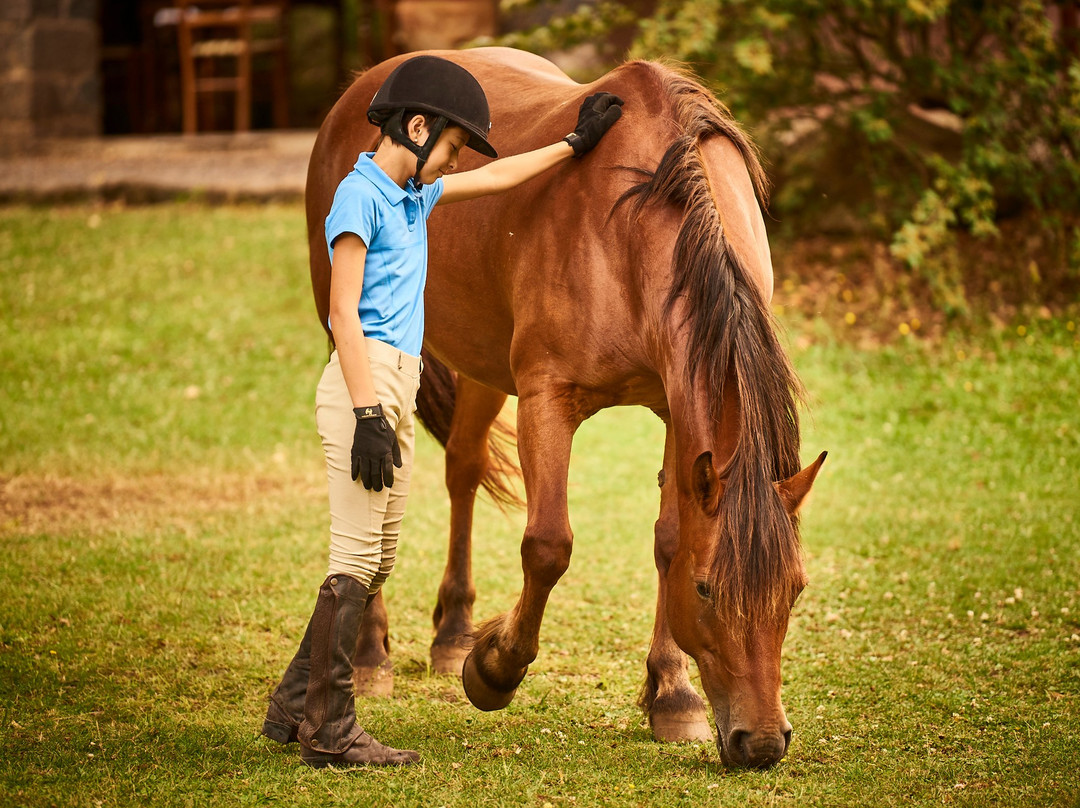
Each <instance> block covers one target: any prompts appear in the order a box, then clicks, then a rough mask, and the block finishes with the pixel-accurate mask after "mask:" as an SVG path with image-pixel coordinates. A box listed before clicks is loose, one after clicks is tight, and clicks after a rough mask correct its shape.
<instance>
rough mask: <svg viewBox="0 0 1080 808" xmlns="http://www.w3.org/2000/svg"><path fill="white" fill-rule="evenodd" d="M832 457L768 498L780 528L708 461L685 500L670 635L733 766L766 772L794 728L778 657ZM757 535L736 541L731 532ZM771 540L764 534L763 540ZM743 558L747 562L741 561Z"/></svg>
mask: <svg viewBox="0 0 1080 808" xmlns="http://www.w3.org/2000/svg"><path fill="white" fill-rule="evenodd" d="M824 459H825V455H824V454H822V455H821V457H819V458H818V459H817V461H815V462H814V463H813V464H812V465H810V466H808V467H807V468H806V469H804V470H803V471H800V472H799V473H798V474H796V475H794V476H793V477H791V478H789V479H787V480H783V481H781V482H778V483H775V484H774V485H773V486H772V487H771V490H770V491H769V492H768V493H769V494H770V495H771V502H770V503H769V505H768V506H767V508H766V513H768V512H771V513H772V514H774V515H775V517H776V520H777V521H776V522H775V523H772V521H771V520H764V521H765V522H766V524H760V522H761V521H762V520H760V519H759V520H757V521H758V522H759V523H758V524H753V523H751V520H745V519H741V518H739V516H738V515H737V514H734V513H733V509H735V508H739V507H741V506H745V505H746V504H747V503H745V502H741V500H742V499H743V498H744V496H745V494H746V492H745V491H743V492H740V491H738V490H736V488H737V487H739V486H741V485H743V483H740V482H738V481H737V480H734V479H732V478H730V477H728V478H726V479H725V478H721V477H719V476H718V473H717V470H716V468H715V467H714V461H713V457H712V454H711V453H710V452H705V453H702V454H701V455H699V456H698V458H697V459H696V460H695V461H694V463H693V466H692V471H691V479H690V480H688V481H687V482H688V483H689V484H688V485H680V491H679V500H680V508H679V520H680V530H679V546H678V549H677V551H676V553H675V556H674V558H673V559H672V562H671V566H670V568H669V569H668V575H667V591H668V597H667V616H668V622H669V624H670V626H671V633H672V636H673V637H674V639H675V642H676V643H678V645H679V647H680V648H682V649H683V650H684V651H685V652H686V653H688V654H689V655H690V656H692V657H693V658H694V660H695V661H696V662H697V665H698V670H699V671H700V673H701V683H702V687H703V688H704V690H705V694H706V696H707V697H708V699H709V702H710V704H711V705H712V708H713V716H714V720H715V722H716V731H717V747H718V748H719V750H720V756H721V759H722V760H723V762H724V763H725V764H726V765H729V766H748V767H765V766H770V765H772V764H774V763H776V762H777V761H779V760H780V759H781V758H782V757H783V756H784V754H785V753H786V752H787V748H788V743H789V741H790V739H791V724H790V723H789V722H788V720H787V716H786V714H785V712H784V706H783V704H782V702H781V699H780V654H781V647H782V645H783V642H784V636H785V635H786V633H787V627H788V618H789V615H790V613H791V607H792V605H793V604H794V600H795V598H796V597H798V594H799V592H800V591H801V590H802V588H803V586H804V585H805V582H806V578H805V572H804V568H803V564H802V560H801V557H800V555H799V553H798V545H797V535H796V532H795V531H796V528H797V525H796V518H797V517H796V513H797V511H798V508H799V505H800V504H801V502H802V500H803V499H804V498H805V496H806V494H807V493H808V492H809V490H810V486H811V485H812V484H813V481H814V478H815V477H816V475H817V472H818V470H819V469H820V468H821V464H822V462H823V461H824ZM733 530H740V531H744V532H755V531H756V532H758V534H759V535H757V536H754V537H751V536H748V535H743V536H733V535H731V531H733ZM767 532H768V533H772V534H773V535H765V533H767ZM741 556H746V557H741Z"/></svg>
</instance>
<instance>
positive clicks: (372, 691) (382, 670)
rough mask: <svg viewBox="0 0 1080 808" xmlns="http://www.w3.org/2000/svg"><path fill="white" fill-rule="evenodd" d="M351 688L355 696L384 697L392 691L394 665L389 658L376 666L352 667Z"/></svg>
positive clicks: (391, 693)
mask: <svg viewBox="0 0 1080 808" xmlns="http://www.w3.org/2000/svg"><path fill="white" fill-rule="evenodd" d="M353 689H354V690H355V692H356V695H357V696H369V697H374V698H386V697H388V696H391V695H393V693H394V666H393V664H392V663H391V662H390V660H389V659H387V660H385V661H384V662H383V663H382V664H381V665H379V666H378V667H377V668H366V667H357V668H355V669H353Z"/></svg>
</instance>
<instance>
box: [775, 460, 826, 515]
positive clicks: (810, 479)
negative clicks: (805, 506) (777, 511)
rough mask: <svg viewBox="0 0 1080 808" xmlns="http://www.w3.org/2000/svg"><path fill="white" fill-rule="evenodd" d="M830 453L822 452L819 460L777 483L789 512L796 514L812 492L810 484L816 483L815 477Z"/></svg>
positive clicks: (785, 508)
mask: <svg viewBox="0 0 1080 808" xmlns="http://www.w3.org/2000/svg"><path fill="white" fill-rule="evenodd" d="M828 454H829V453H828V452H822V453H821V454H820V455H818V459H817V460H815V461H814V462H813V463H811V464H810V465H809V466H807V467H806V468H804V469H803V470H802V471H800V472H799V473H798V474H796V475H795V476H794V477H788V478H787V479H786V480H782V481H781V482H778V483H776V490H777V491H778V492H780V499H782V500H783V501H784V510H786V511H787V512H788V513H789V514H792V515H794V514H795V513H797V512H798V510H799V506H800V505H802V503H803V500H804V499H806V495H807V494H809V493H810V486H812V485H813V484H814V479H815V478H816V477H817V474H818V472H819V471H820V470H821V464H822V463H824V462H825V457H826V456H827V455H828Z"/></svg>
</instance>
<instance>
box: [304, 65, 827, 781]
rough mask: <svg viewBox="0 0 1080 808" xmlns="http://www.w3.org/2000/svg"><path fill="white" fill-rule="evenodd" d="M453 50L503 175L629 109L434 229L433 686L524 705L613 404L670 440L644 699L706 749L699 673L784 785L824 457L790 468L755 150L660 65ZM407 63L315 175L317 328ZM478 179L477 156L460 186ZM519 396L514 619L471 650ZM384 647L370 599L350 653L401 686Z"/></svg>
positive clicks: (322, 141)
mask: <svg viewBox="0 0 1080 808" xmlns="http://www.w3.org/2000/svg"><path fill="white" fill-rule="evenodd" d="M439 55H440V56H443V57H445V58H447V59H450V60H452V61H455V62H457V63H459V64H461V65H462V66H464V67H465V68H467V69H468V70H469V71H470V72H472V73H473V75H475V76H476V78H477V79H478V80H479V81H480V84H481V85H482V86H483V87H484V90H485V91H486V93H487V96H488V99H489V100H490V102H491V107H492V119H493V121H494V126H493V128H492V130H491V140H492V143H493V144H494V145H495V147H496V148H497V149H498V150H499V152H500V153H501V154H503V155H509V154H515V153H518V152H523V151H526V150H529V149H534V148H537V147H540V146H544V145H546V144H549V143H553V142H555V141H557V140H558V139H559V138H560V137H562V136H563V135H564V134H566V133H567V132H569V131H571V130H572V129H573V128H574V122H575V120H576V115H577V110H578V107H579V105H580V103H581V101H582V100H583V99H584V98H585V96H587V95H590V94H592V93H595V92H600V91H605V92H611V93H615V94H617V95H619V96H621V97H622V98H623V99H624V100H625V105H624V107H623V116H622V120H621V121H620V122H619V123H618V124H617V125H616V126H615V127H614V128H613V129H612V130H611V131H610V132H609V133H608V135H607V136H606V137H605V138H604V140H603V141H601V143H600V145H599V146H598V147H597V148H596V149H595V150H594V151H593V152H591V153H589V154H588V155H586V156H585V157H584V158H582V159H581V160H573V161H567V163H564V164H562V165H560V166H559V167H557V168H555V169H553V170H551V171H549V172H547V173H546V174H544V175H542V176H540V177H538V178H536V179H534V180H531V181H530V182H528V183H526V184H524V185H522V186H520V187H519V188H517V189H515V190H513V191H511V192H509V193H506V194H503V195H500V196H495V197H486V198H482V199H478V200H473V201H470V202H466V203H460V204H457V205H448V206H445V207H439V208H437V209H436V210H435V212H434V213H433V215H432V216H431V219H430V222H429V232H430V244H431V255H430V267H429V274H428V281H427V291H426V296H425V299H426V308H427V327H426V336H425V343H424V344H425V357H426V363H425V365H426V366H425V371H424V377H423V382H422V384H421V389H420V400H419V401H418V406H419V408H420V415H421V418H422V420H424V422H425V424H426V425H427V426H428V427H429V429H431V430H432V431H433V433H434V434H435V435H436V437H439V438H440V440H441V441H442V442H443V443H444V444H445V446H446V481H447V487H448V489H449V493H450V502H451V527H450V551H449V562H448V565H447V568H446V573H445V576H444V579H443V582H442V585H441V586H440V589H439V597H438V604H437V606H436V609H435V627H436V636H435V640H434V642H433V646H432V655H433V661H434V663H435V666H436V668H437V669H438V670H443V671H445V670H451V671H453V670H457V669H462V668H463V669H462V679H463V684H464V687H465V692H466V694H467V695H468V697H469V699H470V701H471V702H472V703H473V704H474V705H475V706H477V707H478V708H480V709H481V710H493V709H499V708H502V707H504V706H506V705H507V704H509V703H510V701H511V699H512V698H513V696H514V693H515V691H516V689H517V687H518V685H519V684H520V683H521V681H522V679H523V678H524V676H525V673H526V671H527V669H528V666H529V664H530V663H531V662H532V661H533V660H534V659H535V658H536V655H537V653H538V651H539V633H540V623H541V620H542V619H543V615H544V608H545V606H546V604H547V600H548V596H549V595H550V593H551V590H552V588H553V587H554V586H555V584H556V583H557V582H558V580H559V578H560V576H562V574H563V573H564V572H565V571H566V569H567V567H568V565H569V563H570V553H571V546H572V542H573V534H572V532H571V529H570V520H569V516H568V510H567V498H566V494H567V475H568V466H569V462H570V444H571V440H572V439H573V436H574V432H575V431H576V429H577V428H578V426H579V425H580V424H581V423H582V422H583V421H584V420H585V419H586V418H588V417H590V416H591V415H593V414H594V413H596V412H597V411H599V410H601V409H603V408H605V407H613V406H617V405H627V404H636V405H641V406H645V407H648V408H649V409H651V410H652V411H653V412H654V413H656V414H657V415H658V416H659V417H660V418H661V419H663V421H664V423H665V425H666V427H667V429H666V442H665V447H664V457H663V470H662V471H661V473H660V516H659V519H658V520H657V522H656V526H655V558H656V567H657V570H658V572H659V593H658V599H657V606H656V620H655V626H654V629H653V636H652V644H651V647H650V650H649V654H648V658H647V660H646V668H647V680H646V683H645V686H644V688H643V691H642V696H641V705H642V707H643V709H644V710H645V712H646V714H647V715H648V717H649V721H650V724H651V726H652V728H653V733H654V736H655V737H656V738H658V739H661V740H685V739H702V738H711V737H712V733H711V730H710V727H709V723H708V720H707V715H706V712H705V705H704V702H703V701H702V699H701V698H700V697H699V696H698V695H697V693H696V691H695V690H694V688H693V686H692V685H691V683H690V680H689V675H688V665H687V656H686V655H687V654H689V655H690V656H691V657H693V658H694V659H695V661H696V662H697V665H698V669H699V671H700V674H701V683H702V686H703V688H704V690H705V693H706V695H707V697H708V700H709V702H710V704H711V706H712V708H713V715H714V719H715V725H716V729H717V733H718V736H717V745H718V748H719V751H720V755H721V758H722V760H723V761H724V762H725V763H727V764H728V765H736V766H755V767H757V766H768V765H771V764H773V763H775V762H776V761H778V760H779V759H780V758H782V757H783V755H784V754H785V752H786V751H787V748H788V743H789V741H790V737H791V725H790V724H789V723H788V720H787V717H786V715H785V713H784V708H783V704H782V703H781V699H780V651H781V645H782V643H783V640H784V636H785V634H786V632H787V626H788V618H789V615H790V612H791V608H792V605H793V604H794V602H795V599H796V597H797V596H798V595H799V592H800V591H801V590H802V588H803V586H804V585H805V571H804V567H803V562H802V556H801V552H800V546H799V537H798V520H797V517H796V511H797V509H798V507H799V504H800V503H801V501H802V500H803V498H804V497H805V495H806V494H807V492H808V491H809V489H810V486H811V484H812V483H813V481H814V478H815V476H816V475H817V472H818V469H819V468H820V466H821V463H822V461H823V460H824V454H823V455H822V456H821V457H819V458H818V460H817V461H816V462H815V463H813V464H812V465H811V466H809V467H807V468H806V469H804V470H803V471H800V470H799V422H798V412H797V406H798V403H799V390H800V387H799V383H798V380H797V378H796V376H795V373H794V371H793V369H792V367H791V364H790V363H789V361H788V358H787V356H786V355H785V353H784V351H783V349H782V347H781V345H780V343H779V342H778V340H777V337H776V334H775V331H774V327H773V321H772V318H771V314H770V308H769V300H770V298H771V296H772V286H773V280H772V266H771V259H770V254H769V246H768V242H767V240H766V235H765V226H764V222H763V220H762V214H761V209H760V207H759V201H761V200H763V199H764V196H765V178H764V174H763V171H762V168H761V166H760V163H759V162H758V159H757V156H756V152H755V149H754V147H753V146H752V144H751V143H750V141H749V140H748V138H747V137H746V136H745V135H744V134H743V132H742V131H741V130H740V128H739V126H738V125H737V124H736V123H735V121H734V120H733V119H732V118H731V116H730V114H729V113H728V112H727V111H726V110H725V109H724V108H722V107H721V106H720V105H719V104H718V103H717V102H715V101H714V100H713V98H712V97H711V96H710V95H709V93H708V92H707V91H706V90H705V89H704V88H702V87H701V86H700V85H699V84H697V83H696V82H694V81H693V80H692V79H690V78H688V77H687V76H685V75H683V74H680V73H678V72H676V71H675V70H673V69H671V68H668V67H665V66H663V65H660V64H656V63H651V62H631V63H628V64H624V65H622V66H620V67H618V68H617V69H615V70H613V71H612V72H610V73H608V74H607V75H605V76H603V77H602V78H600V79H599V80H597V81H595V82H593V83H592V84H587V85H582V84H578V83H576V82H574V81H572V80H571V79H569V78H568V77H567V76H566V75H564V74H563V73H562V72H561V71H560V70H559V69H558V68H556V67H555V66H554V65H553V64H551V63H550V62H548V61H546V60H544V59H542V58H540V57H538V56H534V55H531V54H528V53H524V52H520V51H514V50H510V49H505V48H484V49H477V50H469V51H450V52H440V53H439ZM397 61H399V59H395V60H391V61H388V62H385V63H383V64H380V65H378V66H376V67H374V68H372V69H371V70H369V71H367V72H366V73H364V74H363V75H361V76H360V77H359V78H358V79H357V81H356V82H355V83H354V84H353V85H352V86H351V87H350V88H349V89H348V90H347V91H346V92H345V93H344V95H343V96H342V98H341V99H340V100H339V101H338V103H337V104H336V106H335V107H334V108H333V110H331V112H330V114H329V116H328V117H327V119H326V121H325V123H324V124H323V126H322V129H321V130H320V132H319V135H318V139H317V140H316V143H315V147H314V151H313V153H312V156H311V163H310V166H309V170H308V182H307V219H308V238H309V243H310V251H311V278H312V284H313V288H314V293H315V301H316V304H317V308H318V314H319V319H320V321H321V322H322V323H323V324H324V326H325V324H326V321H327V310H328V299H329V288H330V264H329V261H328V259H327V250H326V243H325V237H324V235H323V220H324V219H325V217H326V215H327V212H328V211H329V209H330V203H331V201H332V199H333V195H334V191H335V188H336V187H337V185H338V183H339V182H340V181H341V179H342V177H344V176H345V175H346V174H347V173H348V172H349V170H350V169H351V167H352V165H353V163H354V162H355V160H356V156H357V154H358V153H359V152H361V151H365V150H371V149H373V148H374V145H375V143H376V141H377V139H378V132H377V131H376V129H375V128H374V127H372V126H370V125H369V124H368V123H367V120H366V116H365V113H366V109H367V105H368V103H369V102H370V101H371V98H372V96H373V95H374V94H375V91H376V89H378V87H379V85H380V84H381V83H382V81H383V80H384V79H385V77H386V76H387V74H388V73H389V72H390V70H391V69H392V68H393V67H394V65H395V64H396V63H397ZM482 160H483V158H481V157H480V156H479V155H476V154H474V153H472V152H468V153H467V154H466V153H463V154H462V159H461V166H460V169H461V170H468V169H470V168H474V167H476V166H477V165H479V164H480V162H481V161H482ZM447 368H449V369H450V371H448V370H447ZM451 371H452V372H451ZM508 395H516V396H517V397H518V405H517V441H518V457H519V460H520V465H521V473H522V476H523V478H524V486H525V499H526V506H527V526H526V528H525V535H524V537H523V538H522V541H521V558H522V568H523V571H524V581H523V587H522V591H521V595H520V597H519V599H518V602H517V603H516V604H515V605H514V607H513V608H512V609H511V610H510V611H508V612H506V613H505V614H502V615H500V616H498V617H496V618H494V619H492V620H490V621H488V622H487V623H485V624H483V625H482V626H480V627H479V628H478V629H477V630H476V632H475V634H473V632H472V621H471V612H472V604H473V600H474V595H475V590H474V589H473V584H472V578H471V567H470V552H471V544H470V543H471V528H472V513H473V504H474V500H475V496H476V491H477V488H478V487H479V486H481V485H485V486H486V487H488V488H489V490H492V491H494V492H495V493H497V494H498V493H501V494H503V495H506V496H510V495H511V493H510V492H512V490H513V487H512V486H507V485H506V481H505V480H502V481H500V479H499V476H498V475H499V474H500V473H505V472H506V471H507V469H506V460H507V455H506V454H502V455H497V456H495V455H493V454H492V452H491V451H490V447H491V446H492V445H493V438H494V437H495V433H494V432H493V431H492V425H493V424H497V418H498V415H499V413H500V411H501V410H502V407H503V404H504V403H505V401H506V397H507V396H508ZM467 639H468V640H471V651H468V647H469V646H468V645H467V644H466V642H467ZM388 648H389V646H388V644H387V642H386V616H385V609H383V608H382V606H381V603H373V604H372V605H371V607H369V609H368V615H367V616H366V617H365V626H364V630H363V634H362V637H361V643H360V647H358V649H357V655H356V658H355V663H356V667H357V669H358V670H357V676H358V680H364V682H365V683H366V684H367V685H369V686H370V685H372V678H371V677H372V676H373V675H375V674H378V673H379V672H380V671H382V672H385V671H386V669H387V662H388V660H387V650H388ZM684 652H685V653H684ZM466 653H467V656H466ZM375 686H376V688H377V682H376V683H375Z"/></svg>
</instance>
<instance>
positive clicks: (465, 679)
mask: <svg viewBox="0 0 1080 808" xmlns="http://www.w3.org/2000/svg"><path fill="white" fill-rule="evenodd" d="M461 684H462V686H463V687H464V688H465V695H466V696H468V697H469V701H471V702H472V705H473V707H475V708H476V709H477V710H483V711H484V712H491V711H492V710H501V709H502V708H503V707H505V706H506V705H507V704H509V703H510V702H512V701H513V700H514V694H515V693H516V692H517V688H516V687H515V688H514V689H513V690H511V691H510V692H509V693H504V692H502V691H501V690H495V689H494V688H492V687H490V686H489V685H488V684H487V683H486V682H485V681H484V680H483V678H482V677H481V676H480V671H479V669H478V668H477V667H476V660H475V659H474V658H473V655H472V654H469V655H468V656H467V657H466V658H465V664H464V666H463V667H462V670H461Z"/></svg>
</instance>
